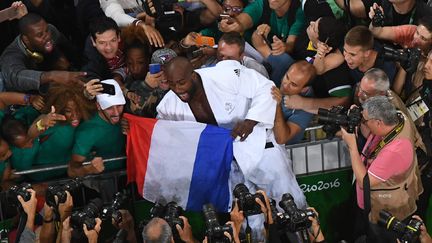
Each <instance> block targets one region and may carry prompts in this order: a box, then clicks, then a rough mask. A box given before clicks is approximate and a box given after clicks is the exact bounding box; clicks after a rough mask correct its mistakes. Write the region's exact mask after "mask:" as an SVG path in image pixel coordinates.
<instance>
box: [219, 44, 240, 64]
mask: <svg viewBox="0 0 432 243" xmlns="http://www.w3.org/2000/svg"><path fill="white" fill-rule="evenodd" d="M217 58H218V60H219V61H223V60H236V61H241V59H242V53H240V46H238V45H237V44H232V45H230V44H227V43H225V42H224V41H219V44H218V50H217Z"/></svg>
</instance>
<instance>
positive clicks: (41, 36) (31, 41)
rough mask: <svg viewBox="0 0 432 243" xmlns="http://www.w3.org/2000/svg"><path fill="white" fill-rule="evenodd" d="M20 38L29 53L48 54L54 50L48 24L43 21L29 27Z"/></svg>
mask: <svg viewBox="0 0 432 243" xmlns="http://www.w3.org/2000/svg"><path fill="white" fill-rule="evenodd" d="M22 38H23V41H24V42H25V44H26V46H27V48H29V49H30V50H31V51H37V52H42V53H50V52H52V50H53V49H54V43H53V40H52V37H51V32H50V31H49V30H48V24H47V23H46V22H45V20H41V21H39V22H37V23H36V24H33V25H30V26H29V27H28V31H27V33H26V34H24V35H23V36H22Z"/></svg>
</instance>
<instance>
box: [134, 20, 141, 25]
mask: <svg viewBox="0 0 432 243" xmlns="http://www.w3.org/2000/svg"><path fill="white" fill-rule="evenodd" d="M141 22H142V20H141V19H137V20H134V22H133V24H134V25H135V26H138V25H139V23H141Z"/></svg>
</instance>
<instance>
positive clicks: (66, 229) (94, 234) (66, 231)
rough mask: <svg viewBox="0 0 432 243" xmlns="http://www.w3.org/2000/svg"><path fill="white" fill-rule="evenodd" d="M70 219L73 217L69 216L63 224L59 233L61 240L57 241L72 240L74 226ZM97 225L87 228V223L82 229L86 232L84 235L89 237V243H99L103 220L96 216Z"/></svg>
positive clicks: (63, 242) (68, 241) (64, 242)
mask: <svg viewBox="0 0 432 243" xmlns="http://www.w3.org/2000/svg"><path fill="white" fill-rule="evenodd" d="M70 219H71V217H67V218H66V219H65V220H64V221H63V223H62V224H61V225H62V230H61V234H59V238H60V240H57V242H62V243H70V242H71V241H72V231H73V229H72V227H71V225H70ZM95 222H96V224H95V226H94V228H93V229H90V230H89V229H87V225H86V224H83V226H82V229H83V232H84V235H85V236H86V237H87V239H88V242H89V243H97V242H98V237H99V232H100V231H101V224H102V220H101V219H100V218H95Z"/></svg>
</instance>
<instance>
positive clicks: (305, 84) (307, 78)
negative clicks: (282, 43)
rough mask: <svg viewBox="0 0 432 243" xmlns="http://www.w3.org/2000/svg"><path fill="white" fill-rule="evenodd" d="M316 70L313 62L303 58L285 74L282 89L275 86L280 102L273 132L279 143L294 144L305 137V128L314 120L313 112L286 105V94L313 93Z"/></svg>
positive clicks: (273, 91)
mask: <svg viewBox="0 0 432 243" xmlns="http://www.w3.org/2000/svg"><path fill="white" fill-rule="evenodd" d="M315 76H316V71H315V68H314V66H313V65H312V64H310V63H308V62H306V61H304V60H302V61H298V62H296V63H294V64H293V65H291V67H290V68H289V69H288V71H287V72H286V74H285V75H284V77H283V79H282V83H281V87H280V89H278V88H276V87H273V88H272V95H273V99H275V100H276V102H277V103H278V105H277V107H276V117H275V123H274V127H273V132H274V135H275V138H276V142H277V143H278V144H286V143H288V144H294V143H297V142H299V141H300V140H301V139H303V135H304V130H305V129H306V127H307V126H308V125H309V123H310V121H311V120H312V117H313V114H312V113H309V112H306V111H304V110H296V109H289V108H287V107H286V106H285V102H284V99H283V97H284V96H285V95H300V96H303V97H311V96H312V95H313V91H312V88H311V87H310V86H309V84H310V82H311V81H312V80H313V79H314V78H315Z"/></svg>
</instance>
